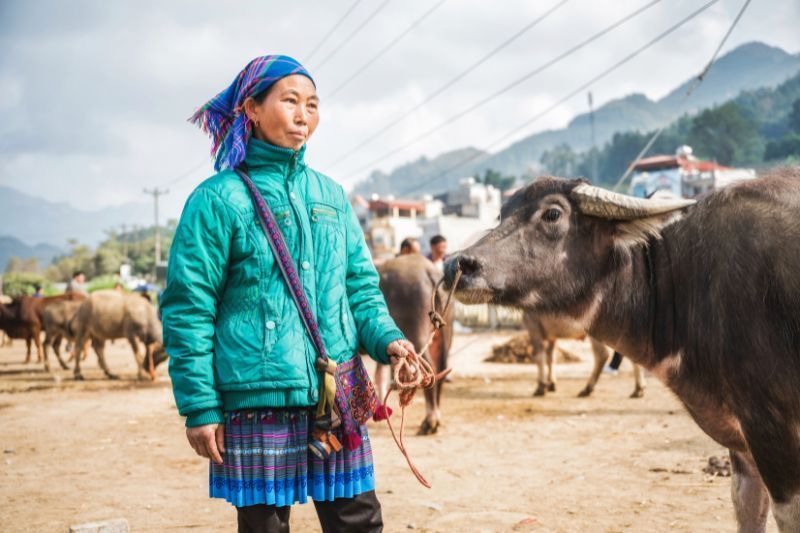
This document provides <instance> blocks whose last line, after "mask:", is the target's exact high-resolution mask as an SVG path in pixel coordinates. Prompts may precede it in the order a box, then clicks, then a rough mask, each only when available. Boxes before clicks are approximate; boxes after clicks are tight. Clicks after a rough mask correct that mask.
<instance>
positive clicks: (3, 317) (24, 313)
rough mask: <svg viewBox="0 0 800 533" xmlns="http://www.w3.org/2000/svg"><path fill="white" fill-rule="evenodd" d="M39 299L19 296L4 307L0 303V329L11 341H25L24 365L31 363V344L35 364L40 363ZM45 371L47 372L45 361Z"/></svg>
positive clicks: (40, 328)
mask: <svg viewBox="0 0 800 533" xmlns="http://www.w3.org/2000/svg"><path fill="white" fill-rule="evenodd" d="M39 306H40V299H38V298H32V297H30V296H20V297H18V298H14V300H13V301H12V302H11V303H10V304H8V305H6V304H2V303H0V329H2V330H3V331H5V333H6V334H7V335H8V337H9V338H11V339H25V343H26V344H27V348H28V350H27V353H26V355H25V364H28V363H30V362H31V344H33V345H34V346H36V362H37V363H41V362H42V359H43V358H42V340H41V339H42V322H41V319H40V318H39ZM45 369H47V370H49V367H48V366H47V361H45Z"/></svg>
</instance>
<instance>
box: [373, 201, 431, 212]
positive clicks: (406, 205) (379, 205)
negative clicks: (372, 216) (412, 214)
mask: <svg viewBox="0 0 800 533" xmlns="http://www.w3.org/2000/svg"><path fill="white" fill-rule="evenodd" d="M394 208H397V209H401V210H403V211H411V210H412V209H414V210H415V211H416V212H417V213H421V212H423V211H425V204H424V203H423V202H415V201H414V200H370V202H369V210H370V211H377V210H379V209H394Z"/></svg>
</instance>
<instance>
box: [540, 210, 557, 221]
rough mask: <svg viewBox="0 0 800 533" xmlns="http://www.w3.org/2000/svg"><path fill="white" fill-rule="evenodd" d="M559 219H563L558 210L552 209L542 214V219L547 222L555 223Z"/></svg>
mask: <svg viewBox="0 0 800 533" xmlns="http://www.w3.org/2000/svg"><path fill="white" fill-rule="evenodd" d="M559 218H561V211H560V210H558V209H553V208H551V209H548V210H547V211H545V212H544V214H542V219H543V220H546V221H547V222H555V221H556V220H558V219H559Z"/></svg>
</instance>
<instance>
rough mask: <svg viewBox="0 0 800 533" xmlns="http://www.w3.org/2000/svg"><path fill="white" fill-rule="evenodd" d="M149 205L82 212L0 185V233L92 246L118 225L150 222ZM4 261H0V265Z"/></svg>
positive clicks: (55, 243)
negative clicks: (75, 242)
mask: <svg viewBox="0 0 800 533" xmlns="http://www.w3.org/2000/svg"><path fill="white" fill-rule="evenodd" d="M152 213H153V211H152V207H151V206H150V205H149V204H147V203H144V202H143V203H129V204H125V205H121V206H118V207H109V208H105V209H101V210H99V211H82V210H80V209H76V208H74V207H72V206H70V205H68V204H66V203H63V202H49V201H47V200H43V199H42V198H37V197H35V196H31V195H28V194H25V193H23V192H20V191H18V190H16V189H14V188H12V187H5V186H0V235H7V236H10V237H14V238H15V239H18V240H20V241H22V242H23V243H27V244H29V245H30V244H33V243H50V245H51V246H55V247H58V246H65V245H66V244H67V241H68V240H69V239H77V240H78V241H80V242H82V243H85V244H89V245H92V246H94V245H96V244H97V243H99V242H100V241H101V240H102V239H103V238H105V232H106V230H109V229H112V228H119V226H120V225H121V224H128V226H131V225H132V224H152V216H153V215H152ZM4 266H5V263H0V267H4Z"/></svg>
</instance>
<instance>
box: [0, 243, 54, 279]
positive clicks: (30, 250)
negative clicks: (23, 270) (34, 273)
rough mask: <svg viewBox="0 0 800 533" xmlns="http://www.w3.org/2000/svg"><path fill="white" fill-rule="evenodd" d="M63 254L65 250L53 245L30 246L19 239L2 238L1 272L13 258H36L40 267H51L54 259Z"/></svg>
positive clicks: (0, 252) (0, 251)
mask: <svg viewBox="0 0 800 533" xmlns="http://www.w3.org/2000/svg"><path fill="white" fill-rule="evenodd" d="M61 253H63V250H61V249H60V248H58V247H56V246H53V245H52V244H44V243H41V244H37V245H36V246H28V245H27V244H25V243H24V242H22V241H21V240H19V239H15V238H14V237H10V236H8V235H5V236H0V271H3V270H5V268H6V265H7V264H8V260H9V259H11V258H12V257H19V258H20V259H29V258H35V259H36V260H38V261H39V265H40V266H46V265H49V264H50V262H51V261H52V260H53V258H54V257H55V256H57V255H59V254H61Z"/></svg>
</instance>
